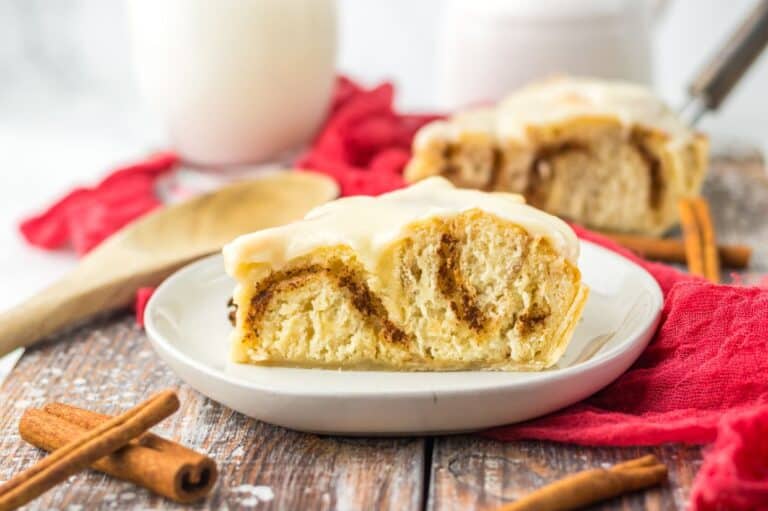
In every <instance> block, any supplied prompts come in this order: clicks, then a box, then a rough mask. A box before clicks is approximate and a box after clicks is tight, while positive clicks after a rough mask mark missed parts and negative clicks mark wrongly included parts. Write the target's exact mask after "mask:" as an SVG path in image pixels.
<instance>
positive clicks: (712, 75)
mask: <svg viewBox="0 0 768 511" xmlns="http://www.w3.org/2000/svg"><path fill="white" fill-rule="evenodd" d="M767 44H768V0H759V1H758V2H757V4H756V5H755V7H754V8H753V9H752V11H750V13H749V14H748V15H747V16H746V18H745V19H744V21H743V22H742V23H741V25H739V27H738V28H737V29H736V31H735V32H734V33H733V34H731V37H730V38H728V40H727V41H726V42H725V44H724V45H723V46H722V47H721V48H720V49H719V50H718V51H717V52H716V53H715V54H714V55H713V56H712V57H711V58H710V59H709V60H708V61H707V62H706V64H705V65H704V66H703V67H702V69H701V70H700V71H699V73H698V74H697V75H696V76H695V78H694V79H693V81H692V82H691V83H690V85H689V86H688V96H689V98H688V102H687V103H686V104H685V106H684V107H683V109H682V110H681V112H680V113H681V114H682V116H683V117H684V118H685V120H686V121H688V123H689V124H691V125H696V123H698V121H699V119H701V117H702V116H704V114H706V113H707V112H710V111H711V112H714V111H715V110H717V109H718V108H719V107H720V105H721V104H722V103H723V101H724V100H725V98H726V97H727V96H728V94H729V93H730V92H731V89H733V88H734V87H735V86H736V84H737V83H738V82H739V80H740V79H741V77H742V76H744V74H745V73H746V72H747V71H748V70H749V68H750V67H751V66H752V63H753V62H754V61H755V60H757V57H759V56H760V54H761V53H762V51H763V49H765V46H766V45H767Z"/></svg>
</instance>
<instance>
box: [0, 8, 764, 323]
mask: <svg viewBox="0 0 768 511" xmlns="http://www.w3.org/2000/svg"><path fill="white" fill-rule="evenodd" d="M286 1H290V0H286ZM532 1H533V0H532ZM638 1H641V0H638ZM753 5H754V0H730V1H728V2H723V1H722V0H674V1H673V2H672V4H671V6H670V8H669V9H668V11H667V12H666V14H665V17H664V19H663V20H662V22H661V23H660V25H659V26H658V27H657V30H656V33H655V39H654V47H655V65H654V68H655V73H654V74H655V85H656V88H657V89H658V91H659V92H660V93H661V95H662V96H663V97H665V98H666V99H668V100H669V101H670V102H671V103H672V104H673V105H680V104H681V102H682V100H683V97H684V91H685V85H686V83H687V81H688V79H689V78H690V77H691V76H692V75H693V74H694V72H695V71H696V70H697V69H698V68H699V66H700V65H701V63H702V62H703V61H704V60H705V59H706V58H707V57H708V56H709V55H710V54H711V52H712V51H713V50H714V48H715V47H717V46H718V45H719V44H721V43H722V42H723V40H724V38H725V37H727V35H728V34H729V33H730V31H731V30H733V28H734V27H735V26H736V25H737V24H738V23H739V21H740V20H741V19H742V17H743V15H744V14H745V13H746V12H747V11H748V10H749V9H750V8H751V7H752V6H753ZM443 7H444V2H441V0H418V1H413V0H388V1H386V2H383V1H380V0H339V14H340V19H339V22H340V26H339V30H340V53H339V59H338V61H339V69H340V70H341V71H343V72H345V73H348V74H349V75H351V76H352V77H354V78H357V79H359V80H362V81H363V82H365V83H371V84H372V83H376V82H378V81H380V80H385V79H391V80H394V81H395V82H396V83H397V85H398V102H399V105H400V106H401V107H402V108H406V109H419V110H430V109H435V108H440V105H439V104H437V101H436V99H435V98H436V83H435V62H436V53H437V48H436V46H437V41H436V35H437V26H438V21H439V17H440V14H441V10H442V9H443ZM124 18H125V16H124V4H123V2H122V1H118V0H111V1H104V0H0V176H1V177H0V179H1V180H2V181H0V182H1V183H2V186H1V187H0V193H1V194H2V195H0V248H1V249H2V250H0V282H2V286H0V308H5V307H8V306H10V305H12V304H13V303H15V302H17V301H19V300H20V299H21V298H23V297H25V296H27V295H30V294H32V293H33V292H34V291H36V290H37V289H39V288H40V287H42V286H43V285H44V284H45V283H47V282H49V281H50V280H51V279H52V278H54V277H55V276H56V275H58V274H61V273H63V272H64V271H65V270H66V269H67V268H68V267H69V266H70V265H71V264H73V257H72V256H70V255H69V254H64V253H62V254H50V253H43V252H39V251H36V250H32V249H29V248H26V247H25V246H24V245H23V243H22V242H21V240H20V238H19V237H18V235H17V233H16V228H15V226H16V222H17V220H18V218H20V217H21V216H22V215H24V214H26V213H29V212H33V211H37V210H38V209H39V208H40V207H41V206H43V205H45V204H47V203H48V202H49V201H50V200H51V199H53V198H54V197H56V196H58V195H59V194H60V193H61V192H63V191H65V190H67V189H68V188H70V187H71V186H72V185H74V184H76V183H88V182H92V181H94V180H95V179H96V178H97V176H99V175H101V174H103V173H104V172H105V171H107V170H108V169H109V168H110V167H111V166H113V165H115V164H117V163H120V162H125V161H130V160H131V159H134V158H137V157H140V156H141V155H142V154H144V153H145V152H147V151H148V150H150V149H154V148H162V147H164V140H163V132H162V127H161V125H160V123H159V120H158V119H157V118H155V117H153V116H152V114H151V112H149V111H148V109H147V108H146V107H144V106H143V105H142V102H141V99H140V98H139V97H138V93H137V92H136V88H135V86H134V80H133V75H132V70H131V66H130V62H131V60H130V55H129V46H130V45H129V41H128V33H127V26H126V22H125V19H124ZM505 65H514V63H505ZM766 91H768V53H766V54H765V55H763V56H762V57H761V59H760V61H758V62H757V64H756V65H755V67H754V68H753V69H752V70H751V72H750V73H749V74H748V76H747V78H746V80H745V81H744V83H742V84H741V85H740V86H739V87H738V89H737V90H736V91H735V93H734V94H733V96H732V97H731V98H730V100H729V101H728V102H727V103H726V104H725V106H724V108H723V109H722V111H721V112H719V113H718V114H717V115H716V116H714V117H710V118H708V119H706V121H705V122H704V123H703V126H702V127H703V128H704V129H705V130H707V131H709V132H710V133H711V134H712V135H713V137H714V138H716V139H718V138H722V139H724V138H742V139H747V140H749V141H752V142H754V143H756V144H759V145H761V146H762V147H764V148H765V147H768V129H766V125H767V124H768V101H766V100H765V94H766Z"/></svg>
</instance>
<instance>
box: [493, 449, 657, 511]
mask: <svg viewBox="0 0 768 511" xmlns="http://www.w3.org/2000/svg"><path fill="white" fill-rule="evenodd" d="M666 478H667V467H666V466H665V465H664V464H662V463H660V462H659V460H658V459H656V457H655V456H653V455H648V456H643V457H642V458H637V459H634V460H630V461H627V462H624V463H619V464H617V465H614V466H613V467H611V468H609V469H603V468H596V469H592V470H585V471H583V472H579V473H577V474H574V475H572V476H568V477H566V478H564V479H561V480H559V481H556V482H554V483H552V484H549V485H547V486H544V487H543V488H539V489H538V490H536V491H534V492H533V493H530V494H528V495H526V496H525V497H523V498H521V499H519V500H516V501H515V502H512V503H511V504H507V505H505V506H502V507H501V508H499V509H498V510H497V511H570V510H572V509H580V508H582V507H584V506H588V505H590V504H594V503H596V502H600V501H602V500H607V499H610V498H613V497H618V496H619V495H622V494H624V493H628V492H632V491H637V490H641V489H643V488H648V487H650V486H655V485H657V484H660V483H661V482H663V481H664V480H665V479H666Z"/></svg>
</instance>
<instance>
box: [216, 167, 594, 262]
mask: <svg viewBox="0 0 768 511" xmlns="http://www.w3.org/2000/svg"><path fill="white" fill-rule="evenodd" d="M475 208H477V209H481V210H483V211H486V212H488V213H492V214H494V215H497V216H498V217H500V218H503V219H506V220H509V221H510V222H514V223H515V224H517V225H520V226H521V227H523V228H524V229H526V230H527V231H528V232H529V233H530V234H532V235H534V236H541V237H545V238H547V239H548V240H550V242H551V243H552V245H553V246H554V247H555V249H556V250H558V251H559V252H560V253H561V254H563V256H564V257H566V258H567V259H568V260H569V261H571V262H573V263H574V264H575V261H576V258H577V257H578V252H579V245H578V240H577V238H576V235H575V234H574V232H573V230H571V228H570V227H569V226H568V225H567V224H566V223H565V222H563V221H562V220H560V219H559V218H557V217H555V216H552V215H550V214H548V213H545V212H543V211H541V210H539V209H536V208H534V207H532V206H528V205H526V204H525V201H524V199H523V198H522V197H521V196H520V195H516V194H509V193H487V192H480V191H477V190H466V189H459V188H456V187H454V186H453V185H452V184H451V183H450V182H448V181H447V180H445V179H443V178H441V177H432V178H429V179H425V180H423V181H420V182H419V183H417V184H414V185H412V186H410V187H409V188H406V189H403V190H398V191H395V192H391V193H387V194H384V195H381V196H379V197H365V196H360V197H347V198H343V199H338V200H335V201H332V202H328V203H326V204H324V205H322V206H319V207H317V208H315V209H313V210H312V211H310V212H309V213H308V214H307V216H306V217H305V218H304V220H300V221H298V222H294V223H290V224H287V225H283V226H280V227H274V228H271V229H264V230H261V231H257V232H254V233H251V234H246V235H244V236H240V237H239V238H237V239H235V240H234V241H232V242H231V243H229V244H227V245H226V246H225V247H224V251H223V252H224V264H225V267H226V270H227V272H228V273H229V274H230V275H233V276H236V275H237V270H238V268H240V267H241V266H242V265H244V264H249V263H266V264H269V265H270V266H271V267H273V268H279V267H281V266H282V265H283V264H285V263H286V262H287V261H289V260H290V259H293V258H294V257H298V256H301V255H304V254H307V253H309V252H311V251H312V250H314V249H316V248H319V247H326V246H336V245H346V246H349V247H350V248H352V249H353V250H354V251H355V252H357V254H358V256H359V257H360V260H361V262H362V263H363V264H364V265H366V267H367V268H369V269H373V268H375V267H376V263H377V261H378V258H379V255H380V254H381V252H382V251H383V249H384V248H386V247H387V246H388V245H390V244H391V243H393V242H395V241H397V240H398V239H400V238H401V237H402V236H403V235H404V234H405V233H406V232H407V227H408V225H409V224H411V223H413V222H415V221H419V220H424V219H428V218H432V217H450V216H453V215H456V214H458V213H460V212H462V211H467V210H469V209H475Z"/></svg>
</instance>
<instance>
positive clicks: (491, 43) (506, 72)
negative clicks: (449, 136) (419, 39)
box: [438, 0, 663, 108]
mask: <svg viewBox="0 0 768 511" xmlns="http://www.w3.org/2000/svg"><path fill="white" fill-rule="evenodd" d="M662 5H663V0H655V1H653V0H536V1H532V0H452V1H451V2H450V3H449V5H447V7H446V10H445V12H444V13H443V15H444V17H443V20H442V26H441V32H440V35H439V44H438V48H439V50H438V97H439V99H440V101H441V103H442V106H444V107H446V108H459V107H464V106H468V105H472V104H478V103H486V102H491V101H497V100H499V99H501V98H502V97H503V96H504V95H506V94H507V93H508V92H509V91H510V90H512V89H514V88H516V87H519V86H520V85H523V84H525V83H527V82H530V81H531V80H534V79H537V78H541V77H545V76H548V75H553V74H558V73H571V74H577V75H588V76H597V77H604V78H621V79H626V80H632V81H636V82H644V83H650V82H651V79H652V76H651V69H652V66H651V30H652V24H653V20H654V18H655V17H657V15H658V12H659V11H660V10H661V8H662Z"/></svg>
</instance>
